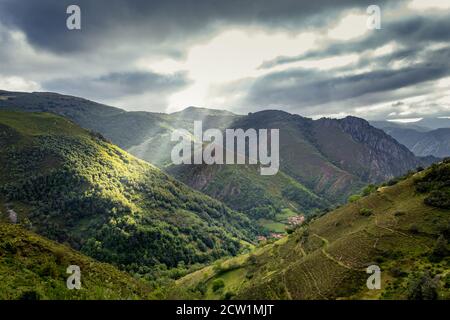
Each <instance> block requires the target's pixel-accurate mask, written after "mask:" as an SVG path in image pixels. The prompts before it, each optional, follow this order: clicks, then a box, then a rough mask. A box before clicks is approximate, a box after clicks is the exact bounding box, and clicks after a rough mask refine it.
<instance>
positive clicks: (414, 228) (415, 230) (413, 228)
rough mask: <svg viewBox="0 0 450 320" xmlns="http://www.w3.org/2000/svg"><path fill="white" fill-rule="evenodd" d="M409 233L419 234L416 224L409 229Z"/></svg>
mask: <svg viewBox="0 0 450 320" xmlns="http://www.w3.org/2000/svg"><path fill="white" fill-rule="evenodd" d="M409 232H411V233H413V234H418V233H419V227H418V226H417V225H416V224H412V225H411V226H410V227H409Z"/></svg>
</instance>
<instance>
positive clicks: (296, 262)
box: [169, 163, 450, 299]
mask: <svg viewBox="0 0 450 320" xmlns="http://www.w3.org/2000/svg"><path fill="white" fill-rule="evenodd" d="M440 166H441V167H445V166H450V163H447V164H441V165H440ZM427 175H430V170H428V171H425V172H420V173H416V174H414V175H412V176H410V177H408V178H406V179H404V180H402V181H400V182H399V183H397V184H396V185H394V186H390V187H383V188H379V189H378V190H377V191H376V192H373V193H372V194H370V195H369V196H366V197H363V198H361V199H360V200H358V201H356V202H353V203H349V204H347V205H346V206H343V207H341V208H339V209H337V210H335V211H333V212H331V213H329V214H326V215H324V216H322V217H320V218H318V219H316V220H313V221H310V222H309V223H308V224H306V225H303V226H302V227H300V228H298V229H297V230H296V231H295V232H294V233H293V234H291V235H290V236H287V237H285V238H283V239H281V240H279V241H277V242H273V243H270V244H268V245H266V246H262V247H260V248H258V249H256V250H255V251H254V252H253V253H251V254H247V255H245V256H240V257H238V258H234V259H231V260H227V261H224V262H222V265H221V267H220V268H219V267H217V265H216V267H208V268H206V269H203V270H200V271H197V272H196V273H195V274H191V275H188V276H186V277H184V278H182V279H180V280H179V281H178V282H177V284H176V286H175V288H176V289H180V288H187V289H186V290H184V292H183V295H184V297H190V298H202V297H207V298H209V299H214V298H215V299H223V298H238V299H342V298H344V299H408V298H413V297H414V296H413V293H412V292H413V291H414V284H415V283H417V281H419V280H420V281H422V280H421V279H428V278H429V279H430V280H423V281H430V282H429V283H430V286H431V287H433V288H434V289H433V290H434V291H433V294H435V295H436V296H435V297H436V298H441V299H449V298H450V290H449V288H450V286H449V281H450V279H449V277H450V276H449V274H450V272H449V270H450V267H449V266H450V264H449V260H450V259H449V254H448V252H449V251H448V238H446V246H447V251H446V254H445V256H441V257H440V258H439V259H436V258H435V256H434V254H435V252H436V247H437V246H438V244H437V243H438V242H439V240H438V239H440V238H439V237H440V236H441V238H442V237H444V235H446V237H448V228H449V227H448V226H449V225H450V210H449V209H444V208H437V207H434V206H429V205H426V204H425V203H424V199H425V198H426V197H428V196H429V194H428V193H419V192H417V191H416V183H417V180H419V179H421V178H423V177H424V176H427ZM370 265H377V266H379V267H380V268H381V289H380V290H369V289H368V288H367V286H366V281H367V279H368V277H369V276H370V274H367V272H366V269H367V267H368V266H370ZM218 279H220V280H221V281H223V286H222V287H220V288H217V287H216V290H215V291H214V290H213V284H214V283H217V280H218ZM417 279H419V280H417ZM420 281H419V282H420ZM219 282H220V281H219ZM202 286H205V287H206V291H205V290H203V291H202ZM175 288H172V289H175ZM423 290H425V289H423ZM174 292H175V291H174V290H172V291H169V294H170V295H171V296H172V297H174V296H175V297H176V296H177V294H176V293H174ZM178 292H179V291H178ZM424 295H425V293H424Z"/></svg>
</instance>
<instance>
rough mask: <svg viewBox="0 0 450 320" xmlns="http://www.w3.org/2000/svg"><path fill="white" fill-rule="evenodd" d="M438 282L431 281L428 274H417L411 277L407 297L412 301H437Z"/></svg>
mask: <svg viewBox="0 0 450 320" xmlns="http://www.w3.org/2000/svg"><path fill="white" fill-rule="evenodd" d="M437 292H438V282H437V281H436V280H435V279H431V277H430V274H429V273H428V272H425V273H416V274H413V275H411V276H410V279H409V282H408V289H407V295H408V299H410V300H436V299H437V297H438V293H437Z"/></svg>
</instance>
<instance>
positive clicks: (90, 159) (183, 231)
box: [0, 111, 254, 274]
mask: <svg viewBox="0 0 450 320" xmlns="http://www.w3.org/2000/svg"><path fill="white" fill-rule="evenodd" d="M0 160H1V162H2V164H3V165H2V167H1V168H0V205H1V206H2V207H1V208H0V210H1V211H2V212H3V215H5V213H6V212H7V210H8V209H13V210H15V211H16V212H17V214H18V215H19V222H20V223H21V224H23V225H25V226H27V227H28V228H31V229H32V230H34V231H37V232H38V233H40V234H42V235H44V236H46V237H48V238H50V239H54V240H57V241H59V242H65V243H68V244H70V245H71V246H72V247H74V248H75V249H79V250H81V251H82V252H83V253H85V254H87V255H89V256H92V257H94V258H96V259H98V260H100V261H105V262H111V263H114V264H116V265H118V266H120V267H122V268H125V269H127V270H130V271H133V272H138V273H140V274H147V273H151V272H152V270H153V269H154V267H156V266H157V267H163V268H166V267H168V268H173V267H177V265H178V264H179V263H184V265H187V266H189V265H192V264H196V263H206V262H208V261H213V260H214V259H217V258H219V257H222V256H226V255H234V254H236V253H238V252H239V250H240V249H241V248H242V240H243V239H247V240H252V238H253V237H254V227H253V226H252V225H251V224H250V221H249V220H248V219H247V218H246V217H245V216H243V215H242V214H239V213H237V212H235V211H232V210H231V209H229V208H228V207H226V206H225V205H223V204H222V203H220V202H218V201H216V200H213V199H211V198H209V197H207V196H205V195H203V194H200V193H198V192H196V191H192V190H191V189H189V188H188V187H186V186H185V185H183V184H181V183H179V182H178V181H176V180H174V179H172V178H170V177H169V176H167V175H165V174H164V173H162V172H161V171H160V170H159V169H157V168H156V167H154V166H152V165H150V164H148V163H146V162H144V161H141V160H139V159H137V158H135V157H133V156H131V155H130V154H128V153H126V152H124V151H122V150H121V149H119V148H118V147H116V146H114V145H112V144H111V143H109V142H108V141H106V140H104V139H103V138H102V137H101V136H99V135H97V134H93V133H90V132H88V131H85V130H84V129H81V128H79V127H78V126H77V125H75V124H73V123H72V122H70V121H69V120H66V119H64V118H61V117H59V116H55V115H51V114H45V113H18V112H5V111H2V112H0Z"/></svg>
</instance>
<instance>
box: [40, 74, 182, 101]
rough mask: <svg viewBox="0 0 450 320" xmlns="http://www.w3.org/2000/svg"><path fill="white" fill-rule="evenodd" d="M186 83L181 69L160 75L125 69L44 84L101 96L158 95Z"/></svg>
mask: <svg viewBox="0 0 450 320" xmlns="http://www.w3.org/2000/svg"><path fill="white" fill-rule="evenodd" d="M188 84H189V80H188V79H187V78H186V75H185V74H184V73H176V74H173V75H161V74H157V73H152V72H124V73H110V74H107V75H104V76H100V77H97V78H91V79H84V78H81V79H80V78H67V79H56V80H52V81H49V82H47V83H45V84H44V85H45V87H46V88H48V89H49V90H51V91H56V92H64V93H68V94H72V95H79V96H84V97H89V98H91V99H99V100H103V99H111V98H118V97H122V96H130V95H139V94H144V93H146V92H156V93H157V94H158V95H160V96H165V95H168V94H171V93H173V92H174V91H176V90H180V89H181V88H183V87H185V86H187V85H188Z"/></svg>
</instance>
